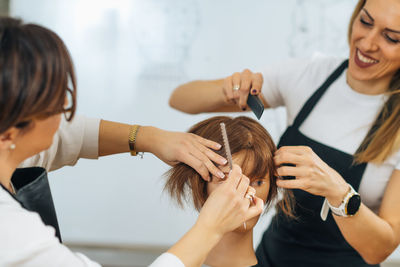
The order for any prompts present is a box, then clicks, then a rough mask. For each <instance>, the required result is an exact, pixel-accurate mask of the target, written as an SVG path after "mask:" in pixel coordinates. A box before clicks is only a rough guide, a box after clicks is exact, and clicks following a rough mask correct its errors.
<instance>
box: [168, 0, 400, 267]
mask: <svg viewBox="0 0 400 267" xmlns="http://www.w3.org/2000/svg"><path fill="white" fill-rule="evenodd" d="M348 39H349V45H350V54H349V58H348V60H344V59H341V58H335V57H331V56H321V55H317V56H314V57H312V58H311V59H308V60H292V61H290V62H286V63H283V64H280V65H278V66H272V67H270V68H268V69H266V70H265V71H263V73H262V74H261V73H253V72H251V71H250V70H245V71H243V72H242V73H234V74H233V75H231V76H229V77H227V78H225V79H221V80H214V81H194V82H190V83H187V84H184V85H182V86H180V87H178V88H177V89H176V90H175V92H174V93H173V94H172V96H171V99H170V104H171V106H173V107H175V108H177V109H179V110H182V111H185V112H188V113H199V112H211V111H216V112H217V111H241V110H246V109H247V106H246V99H247V95H248V94H249V93H251V94H253V95H259V96H260V98H261V99H262V101H263V102H264V105H265V107H267V108H274V107H278V106H284V107H286V109H287V116H288V117H287V121H288V124H289V125H290V126H289V127H288V128H287V129H286V131H285V133H284V134H283V135H282V137H281V139H280V142H279V144H278V148H279V149H278V151H277V152H276V153H275V158H274V160H275V164H276V166H277V167H278V174H279V175H280V176H282V177H284V179H280V180H278V182H277V185H278V186H279V187H282V188H288V189H293V192H294V195H295V204H296V207H295V215H296V216H297V217H298V218H299V219H298V220H296V221H293V220H286V219H285V218H283V217H281V216H279V215H278V216H276V217H275V218H274V219H273V220H272V223H271V225H270V226H269V228H268V230H267V231H266V232H265V234H264V236H263V239H262V241H261V244H260V245H259V247H258V249H257V258H258V262H259V265H258V266H279V267H286V266H308V267H310V266H355V267H361V266H371V265H373V266H376V265H378V264H379V263H381V262H382V261H384V260H385V259H386V258H387V257H388V256H389V255H390V254H391V253H392V252H393V251H394V250H395V249H396V247H397V246H398V245H399V243H400V209H399V208H398V206H399V203H400V194H399V193H398V192H399V191H400V151H399V148H400V132H399V129H400V92H399V89H400V1H396V0H360V1H358V3H357V5H356V8H355V10H354V12H353V15H352V18H351V21H350V25H349V34H348ZM189 103H190V104H189ZM285 177H286V178H285ZM293 178H295V179H293ZM325 199H326V200H327V201H326V205H323V203H324V200H325ZM322 207H323V209H322V216H321V208H322ZM329 211H330V212H329ZM326 215H327V218H326V220H323V219H322V218H321V217H323V218H324V219H325V216H326Z"/></svg>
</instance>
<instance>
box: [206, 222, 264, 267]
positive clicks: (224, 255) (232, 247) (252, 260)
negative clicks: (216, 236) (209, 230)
mask: <svg viewBox="0 0 400 267" xmlns="http://www.w3.org/2000/svg"><path fill="white" fill-rule="evenodd" d="M205 264H206V265H209V266H212V267H225V266H230V267H244V266H253V265H256V264H257V258H256V254H255V252H254V248H253V230H250V231H248V232H245V233H236V232H230V233H227V234H225V235H224V236H223V237H222V239H221V241H220V242H219V243H218V244H217V245H216V246H215V247H214V248H213V249H212V250H211V252H210V253H209V254H208V257H207V259H206V261H205Z"/></svg>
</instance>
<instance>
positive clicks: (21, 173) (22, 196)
mask: <svg viewBox="0 0 400 267" xmlns="http://www.w3.org/2000/svg"><path fill="white" fill-rule="evenodd" d="M11 182H12V184H13V185H14V188H15V191H16V194H15V195H13V194H11V193H10V192H9V191H8V190H7V189H6V188H5V187H4V186H3V185H1V186H2V187H3V188H4V189H5V190H6V191H7V192H9V193H10V195H11V196H12V197H13V198H14V199H15V200H17V201H18V202H19V203H20V204H21V205H22V207H24V208H25V209H27V210H29V211H34V212H37V213H39V215H40V217H41V218H42V221H43V223H44V224H46V225H49V226H53V227H54V229H55V230H56V236H57V238H58V239H59V240H60V242H61V241H62V240H61V234H60V228H59V227H58V221H57V214H56V210H55V208H54V203H53V198H52V196H51V191H50V186H49V181H48V179H47V172H46V170H45V169H43V168H40V167H31V168H20V169H16V170H15V172H14V173H13V176H12V177H11Z"/></svg>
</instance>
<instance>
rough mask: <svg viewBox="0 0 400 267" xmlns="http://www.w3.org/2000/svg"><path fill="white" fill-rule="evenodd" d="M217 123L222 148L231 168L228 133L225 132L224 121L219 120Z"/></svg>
mask: <svg viewBox="0 0 400 267" xmlns="http://www.w3.org/2000/svg"><path fill="white" fill-rule="evenodd" d="M219 125H220V126H221V133H222V139H223V141H224V148H225V153H226V157H227V158H228V163H229V168H230V169H231V170H232V167H233V162H232V154H231V147H230V146H229V140H228V135H227V134H226V128H225V123H223V122H221V123H220V124H219Z"/></svg>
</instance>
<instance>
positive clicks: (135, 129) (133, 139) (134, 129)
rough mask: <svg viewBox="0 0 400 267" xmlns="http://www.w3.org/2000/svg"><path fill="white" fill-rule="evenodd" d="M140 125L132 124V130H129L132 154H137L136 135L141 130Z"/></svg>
mask: <svg viewBox="0 0 400 267" xmlns="http://www.w3.org/2000/svg"><path fill="white" fill-rule="evenodd" d="M139 128H140V125H136V124H135V125H132V127H131V130H130V132H129V139H128V140H129V150H130V151H131V155H132V156H136V155H137V151H136V136H137V133H138V131H139Z"/></svg>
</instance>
